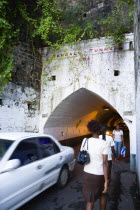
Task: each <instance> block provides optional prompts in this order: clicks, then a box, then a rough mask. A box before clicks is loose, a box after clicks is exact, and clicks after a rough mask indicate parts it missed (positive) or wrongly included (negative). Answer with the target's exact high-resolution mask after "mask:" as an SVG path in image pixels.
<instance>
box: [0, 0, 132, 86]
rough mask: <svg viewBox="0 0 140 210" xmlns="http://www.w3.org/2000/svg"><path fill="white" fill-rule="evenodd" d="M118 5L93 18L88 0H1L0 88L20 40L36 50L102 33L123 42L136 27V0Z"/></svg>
mask: <svg viewBox="0 0 140 210" xmlns="http://www.w3.org/2000/svg"><path fill="white" fill-rule="evenodd" d="M76 2H77V1H76ZM115 5H116V6H115V9H114V10H113V11H112V13H111V14H108V15H106V16H105V17H104V18H102V16H101V18H100V17H99V18H98V20H93V19H92V18H91V17H90V16H86V15H85V14H86V12H88V11H87V9H86V6H87V1H85V0H81V1H78V2H77V3H76V4H74V5H72V6H71V5H68V4H67V3H66V1H63V0H59V1H58V0H16V1H15V0H1V1H0V14H1V17H0V29H1V32H0V89H1V87H3V86H4V85H5V84H7V83H8V81H10V78H11V71H12V69H13V59H14V58H13V47H14V45H15V44H17V43H18V42H19V41H23V42H27V43H29V44H30V45H31V46H32V49H33V50H34V51H35V49H36V48H38V47H42V46H50V47H52V48H54V49H59V48H60V47H62V46H63V45H64V44H72V43H73V42H79V41H80V40H83V39H92V38H95V37H101V36H106V37H112V40H113V42H114V44H115V45H119V44H120V43H121V42H123V41H124V33H127V32H130V31H132V28H133V11H134V7H133V1H132V0H118V1H116V3H115ZM87 8H88V7H87ZM126 10H127V13H126V12H125V13H124V11H126ZM97 26H98V27H99V28H100V30H99V31H98V30H97V28H98V27H97Z"/></svg>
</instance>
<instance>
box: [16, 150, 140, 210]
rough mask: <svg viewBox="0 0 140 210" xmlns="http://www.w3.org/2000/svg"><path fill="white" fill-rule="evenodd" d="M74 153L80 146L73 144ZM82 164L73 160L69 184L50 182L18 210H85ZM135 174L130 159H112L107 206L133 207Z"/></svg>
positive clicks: (129, 209) (120, 209) (114, 209)
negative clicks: (73, 167)
mask: <svg viewBox="0 0 140 210" xmlns="http://www.w3.org/2000/svg"><path fill="white" fill-rule="evenodd" d="M74 149H75V156H77V152H78V151H79V146H76V147H75V148H74ZM82 176H83V167H82V166H80V165H78V164H76V167H75V170H74V171H73V173H72V177H71V178H70V181H69V183H68V185H67V186H66V187H65V188H63V189H58V188H57V187H56V186H53V187H51V188H49V189H47V190H46V191H44V192H43V193H41V194H40V195H38V196H36V197H35V198H34V199H32V200H31V201H29V202H28V203H26V204H25V205H24V206H22V207H21V208H19V210H85V201H84V199H83V194H82ZM135 178H136V177H135V174H134V173H132V172H130V171H129V160H128V159H122V160H121V161H119V162H114V163H113V167H112V181H111V184H110V189H109V199H110V200H109V201H108V203H107V210H124V209H127V210H135V209H140V208H139V207H138V208H135V206H134V202H133V197H132V195H131V194H130V188H131V187H132V186H133V185H134V183H135ZM94 209H95V210H99V201H97V202H96V203H95V207H94Z"/></svg>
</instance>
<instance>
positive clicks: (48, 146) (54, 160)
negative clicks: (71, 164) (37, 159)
mask: <svg viewBox="0 0 140 210" xmlns="http://www.w3.org/2000/svg"><path fill="white" fill-rule="evenodd" d="M38 144H39V148H40V153H41V156H42V162H41V164H42V165H41V167H42V176H43V182H42V184H43V185H42V188H48V187H49V186H51V185H53V184H55V183H56V182H57V180H58V176H59V173H60V170H61V168H62V165H63V161H64V156H63V152H62V151H61V149H60V147H59V146H58V145H57V144H56V142H54V140H53V139H52V138H50V137H40V138H39V139H38Z"/></svg>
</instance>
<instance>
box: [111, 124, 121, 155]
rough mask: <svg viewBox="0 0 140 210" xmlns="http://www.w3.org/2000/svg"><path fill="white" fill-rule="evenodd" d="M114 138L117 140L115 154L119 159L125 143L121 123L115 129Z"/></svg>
mask: <svg viewBox="0 0 140 210" xmlns="http://www.w3.org/2000/svg"><path fill="white" fill-rule="evenodd" d="M113 139H114V142H115V147H114V148H115V154H116V157H117V159H119V157H120V155H121V148H122V144H123V145H124V138H123V131H122V130H121V129H120V127H119V125H117V126H116V129H115V130H113Z"/></svg>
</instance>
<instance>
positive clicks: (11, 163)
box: [2, 159, 21, 173]
mask: <svg viewBox="0 0 140 210" xmlns="http://www.w3.org/2000/svg"><path fill="white" fill-rule="evenodd" d="M20 165H21V161H20V160H19V159H13V160H8V161H7V162H6V164H5V167H4V169H3V171H2V172H3V173H4V172H8V171H12V170H14V169H16V168H18V167H19V166H20Z"/></svg>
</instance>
